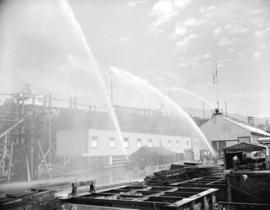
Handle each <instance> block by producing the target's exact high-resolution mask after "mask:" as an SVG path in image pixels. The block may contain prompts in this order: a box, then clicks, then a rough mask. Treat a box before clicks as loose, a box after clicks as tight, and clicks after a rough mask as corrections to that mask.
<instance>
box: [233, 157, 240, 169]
mask: <svg viewBox="0 0 270 210" xmlns="http://www.w3.org/2000/svg"><path fill="white" fill-rule="evenodd" d="M232 162H233V168H234V170H235V171H237V169H238V164H239V158H238V156H237V155H234V156H233V159H232Z"/></svg>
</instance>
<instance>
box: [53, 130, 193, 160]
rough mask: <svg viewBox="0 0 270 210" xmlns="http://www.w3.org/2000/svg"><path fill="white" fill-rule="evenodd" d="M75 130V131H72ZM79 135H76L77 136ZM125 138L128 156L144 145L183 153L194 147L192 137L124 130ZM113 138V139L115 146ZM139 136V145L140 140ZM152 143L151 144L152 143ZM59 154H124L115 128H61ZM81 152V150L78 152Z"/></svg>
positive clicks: (58, 137) (58, 136)
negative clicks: (71, 129) (70, 129)
mask: <svg viewBox="0 0 270 210" xmlns="http://www.w3.org/2000/svg"><path fill="white" fill-rule="evenodd" d="M73 132H75V133H74V134H72V133H73ZM76 135H77V136H76ZM122 136H123V139H125V140H127V141H128V145H127V143H126V141H124V142H123V143H124V144H125V149H126V153H127V155H130V154H132V153H133V152H135V151H136V150H138V149H139V148H140V147H141V146H153V147H159V146H162V147H165V148H167V149H169V150H171V151H173V152H175V153H184V151H185V150H187V149H191V148H192V147H191V139H190V138H188V137H182V136H168V135H153V134H145V133H132V132H122ZM111 138H114V139H115V140H114V145H113V144H112V140H111ZM138 139H140V142H141V143H140V144H139V143H138ZM150 142H151V143H150ZM57 144H58V146H57V153H58V154H59V155H68V153H70V155H78V154H80V155H82V156H90V157H91V156H92V157H93V156H96V157H98V156H119V155H124V154H125V153H124V150H123V146H122V143H121V142H120V139H119V138H118V136H117V133H116V132H115V131H111V130H97V129H89V130H78V131H60V132H58V134H57ZM79 151H80V152H79Z"/></svg>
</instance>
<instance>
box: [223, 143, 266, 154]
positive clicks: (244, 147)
mask: <svg viewBox="0 0 270 210" xmlns="http://www.w3.org/2000/svg"><path fill="white" fill-rule="evenodd" d="M263 149H266V146H264V145H262V144H250V143H246V142H241V143H240V144H235V145H233V146H230V147H227V148H226V149H225V152H226V153H235V152H252V151H259V150H263Z"/></svg>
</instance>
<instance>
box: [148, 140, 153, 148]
mask: <svg viewBox="0 0 270 210" xmlns="http://www.w3.org/2000/svg"><path fill="white" fill-rule="evenodd" d="M152 146H153V141H152V139H149V140H148V147H152Z"/></svg>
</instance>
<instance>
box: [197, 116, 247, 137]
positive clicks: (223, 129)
mask: <svg viewBox="0 0 270 210" xmlns="http://www.w3.org/2000/svg"><path fill="white" fill-rule="evenodd" d="M201 130H202V132H203V133H204V135H205V136H206V138H207V139H208V140H209V141H211V142H212V141H226V140H238V138H239V137H251V133H250V132H249V131H248V130H246V129H244V128H242V127H240V126H238V125H236V124H234V123H232V122H230V121H228V120H226V119H224V118H222V116H220V115H216V116H214V117H213V118H212V119H210V120H209V121H207V122H206V123H205V124H203V125H202V126H201Z"/></svg>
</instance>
